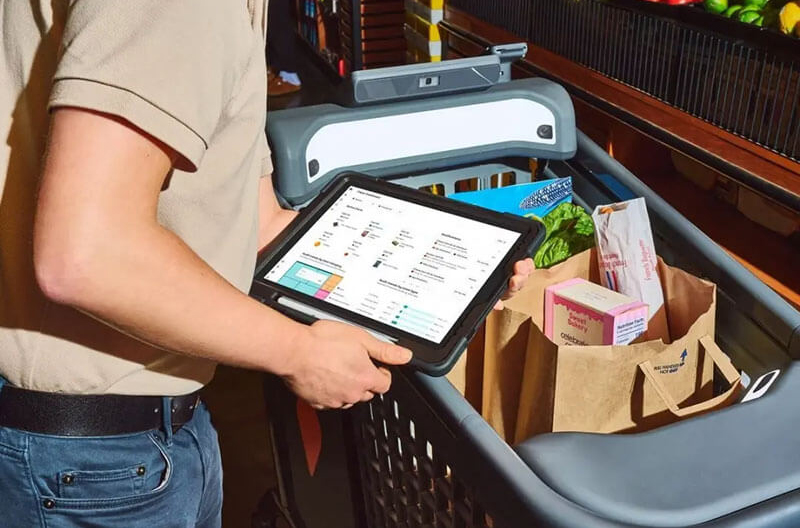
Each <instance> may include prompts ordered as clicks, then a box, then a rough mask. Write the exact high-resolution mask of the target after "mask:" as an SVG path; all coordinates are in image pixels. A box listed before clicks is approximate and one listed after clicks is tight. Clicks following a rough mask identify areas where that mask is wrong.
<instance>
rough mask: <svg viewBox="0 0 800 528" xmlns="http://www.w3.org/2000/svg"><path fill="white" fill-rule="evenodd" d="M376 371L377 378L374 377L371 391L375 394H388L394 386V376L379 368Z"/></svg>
mask: <svg viewBox="0 0 800 528" xmlns="http://www.w3.org/2000/svg"><path fill="white" fill-rule="evenodd" d="M375 370H376V372H375V376H374V377H373V378H374V379H373V381H372V386H371V387H370V388H369V391H370V392H374V393H375V394H384V393H386V392H388V391H389V387H391V386H392V375H391V374H390V373H389V371H388V370H386V369H385V368H378V369H375Z"/></svg>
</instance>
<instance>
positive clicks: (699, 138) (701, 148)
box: [441, 4, 800, 211]
mask: <svg viewBox="0 0 800 528" xmlns="http://www.w3.org/2000/svg"><path fill="white" fill-rule="evenodd" d="M448 5H449V4H448ZM441 27H442V29H443V31H444V32H445V37H444V38H445V40H446V41H447V45H448V48H451V49H458V48H459V47H461V48H462V54H464V55H475V54H480V53H483V52H484V49H485V48H486V47H487V46H489V45H491V44H502V43H510V42H517V41H519V40H520V38H519V37H518V36H516V35H514V34H513V33H511V32H509V31H507V30H504V29H502V28H498V27H496V26H493V25H491V24H489V23H487V22H485V21H483V20H479V19H478V18H476V17H473V16H471V15H468V14H466V13H464V12H461V11H459V10H457V9H453V8H451V7H448V9H447V10H446V11H445V22H443V23H442V25H441ZM517 69H518V70H520V69H521V70H524V74H526V75H541V76H545V77H549V78H551V79H554V80H556V81H557V82H559V83H561V84H563V85H564V86H565V87H566V88H567V89H568V90H569V91H570V92H571V93H572V95H573V96H574V97H576V98H578V99H581V100H583V101H587V102H588V103H589V104H591V105H592V106H595V107H597V108H600V109H602V110H603V111H605V112H607V113H609V114H610V115H613V116H614V117H616V118H618V119H621V120H622V121H624V122H626V123H628V124H631V125H633V126H635V127H636V128H637V129H639V130H640V131H642V132H643V133H645V134H648V135H649V136H651V137H653V138H655V139H656V140H658V141H660V142H662V143H664V144H666V145H669V146H670V147H672V148H674V149H676V150H679V151H681V152H684V153H685V154H687V155H689V156H690V157H692V158H694V159H697V160H698V161H700V162H702V163H704V164H706V165H708V166H710V167H712V168H714V169H716V170H718V171H720V172H722V173H725V174H727V175H729V176H730V177H732V178H734V179H736V180H737V181H738V182H739V183H741V184H743V185H745V186H747V187H750V188H751V189H753V190H754V191H756V192H758V193H759V194H762V195H764V196H767V197H768V198H770V199H772V200H775V201H776V202H778V203H781V204H783V205H785V206H787V207H789V208H790V209H793V210H796V211H800V164H798V163H797V162H795V161H792V160H790V159H788V158H786V157H785V156H781V155H779V154H777V153H775V152H772V151H770V150H768V149H766V148H763V147H760V146H758V145H756V144H755V143H753V142H752V141H749V140H747V139H745V138H742V137H740V136H738V135H736V134H733V133H731V132H728V131H726V130H723V129H721V128H720V127H718V126H715V125H713V124H711V123H709V122H707V121H705V120H702V119H700V118H698V117H696V116H692V115H690V114H688V113H686V112H684V111H682V110H680V109H679V108H676V107H675V106H672V105H669V104H667V103H665V102H664V101H660V100H658V99H657V98H655V97H652V96H649V95H647V94H645V93H643V92H642V91H641V90H638V89H635V88H632V87H630V86H628V85H626V84H624V83H621V82H618V81H615V80H614V79H611V78H610V77H608V76H606V75H603V74H601V73H599V72H597V71H595V70H592V69H590V68H588V67H585V66H582V65H580V64H577V63H575V62H574V61H571V60H568V59H565V58H564V57H563V56H561V55H558V54H556V53H553V52H552V51H549V50H547V49H544V48H541V47H539V46H536V45H535V44H529V46H528V54H527V56H526V58H525V60H524V61H523V63H521V64H520V65H519V66H518V67H517Z"/></svg>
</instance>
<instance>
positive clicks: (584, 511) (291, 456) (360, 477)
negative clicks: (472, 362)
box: [259, 70, 800, 528]
mask: <svg viewBox="0 0 800 528" xmlns="http://www.w3.org/2000/svg"><path fill="white" fill-rule="evenodd" d="M408 71H412V72H413V70H407V72H408ZM525 93H528V94H529V95H530V98H532V99H533V100H534V101H545V106H548V104H547V101H552V100H557V101H561V102H563V98H560V97H561V96H559V95H558V93H559V92H558V89H557V88H554V85H552V83H549V82H547V81H541V80H530V79H528V80H521V81H512V82H510V83H505V84H497V85H494V86H491V87H489V88H487V89H486V90H483V91H480V92H472V93H469V94H457V95H453V94H450V95H444V96H441V97H437V98H433V99H418V100H411V101H404V102H387V103H382V104H376V105H372V106H366V107H360V108H344V107H339V106H335V105H322V106H318V107H308V108H301V109H294V110H286V111H282V112H275V113H273V114H271V115H270V123H269V128H268V132H269V136H270V140H271V143H272V146H273V149H274V155H275V160H276V174H277V175H278V177H277V179H276V181H275V183H276V188H277V189H278V191H279V192H280V193H281V194H282V196H283V198H284V199H286V200H287V202H288V203H289V204H290V205H292V206H294V207H300V206H302V204H303V203H304V202H305V201H307V200H308V199H309V198H310V197H312V196H313V194H314V192H316V190H315V186H319V185H320V183H319V182H317V181H316V180H315V178H314V175H316V174H322V173H323V172H324V171H320V160H318V159H316V158H313V159H312V158H310V157H309V153H310V152H311V151H312V150H313V149H311V148H310V147H309V145H310V144H311V143H313V142H314V138H315V137H317V132H318V131H319V130H321V129H323V128H325V127H327V126H338V125H341V124H344V125H347V126H343V127H339V128H336V129H335V130H336V132H337V137H338V139H339V142H340V143H339V144H338V145H337V150H338V151H339V153H341V151H342V150H345V151H346V150H348V149H352V150H354V151H357V150H358V145H359V142H361V141H364V137H363V134H362V133H361V132H359V130H364V129H363V128H362V127H361V125H362V124H363V123H364V122H366V121H369V120H370V119H372V120H375V119H378V120H380V119H381V118H384V117H391V116H409V115H412V116H416V117H419V118H420V120H419V121H418V122H416V126H419V127H426V128H430V127H434V128H436V129H437V130H438V131H439V132H440V133H442V134H444V133H448V131H452V129H451V128H448V126H447V124H446V123H441V122H436V121H435V120H432V121H426V120H425V113H426V112H428V111H433V110H435V109H437V108H444V107H447V108H451V109H453V108H456V109H457V108H459V107H461V108H462V111H463V112H468V113H469V112H471V111H472V110H471V109H472V108H473V106H472V105H474V104H476V101H477V102H480V101H498V100H508V99H514V98H517V97H523V98H525V97H527V96H526V95H524V94H525ZM520 94H522V95H520ZM542 94H544V95H542ZM567 101H568V99H567ZM548 108H551V109H553V110H554V112H558V113H560V114H561V115H557V116H555V120H556V134H561V135H560V136H559V141H566V143H567V144H566V145H564V144H562V145H561V146H562V147H563V148H562V149H561V150H559V149H558V148H554V149H551V150H550V151H549V153H550V154H551V156H549V157H551V158H553V159H551V160H550V161H547V160H546V158H548V152H547V151H546V150H545V151H542V150H541V149H539V148H538V147H537V145H536V144H535V142H534V143H526V142H525V141H516V140H514V138H511V139H509V140H507V141H505V140H504V141H503V142H500V143H497V144H493V145H489V146H482V147H481V148H478V149H473V148H471V147H469V146H468V145H467V146H465V145H464V144H461V145H455V146H454V145H453V143H452V138H444V136H443V140H442V143H443V144H446V145H447V147H446V148H444V149H443V150H442V151H441V152H439V151H437V150H436V145H432V147H431V149H430V153H429V154H427V155H419V152H411V153H409V152H407V149H406V145H413V144H414V140H413V139H411V138H410V137H409V136H407V135H405V134H411V133H414V130H416V133H418V134H422V135H425V134H428V135H430V134H429V133H430V132H431V131H430V130H427V131H426V132H422V131H421V129H414V130H406V129H402V130H400V129H398V130H396V132H397V139H396V143H395V144H394V146H393V147H392V151H393V154H391V155H389V156H386V157H385V158H384V159H381V160H376V159H374V156H373V159H366V158H364V157H361V158H358V159H354V160H351V161H352V163H344V164H341V163H340V164H339V165H337V166H335V167H329V169H330V171H329V174H333V173H334V172H335V169H345V168H347V169H353V168H356V169H360V170H363V171H364V172H368V173H371V174H375V175H379V176H384V177H387V178H392V179H395V180H397V181H398V182H399V183H401V184H404V185H413V186H415V187H426V188H430V189H432V190H434V191H435V192H443V193H445V194H449V193H451V192H454V191H455V190H456V189H457V188H458V187H459V186H460V185H465V183H464V182H463V180H468V181H469V182H472V183H471V185H472V186H473V188H474V187H475V186H476V185H477V187H479V188H480V187H485V186H491V185H495V184H500V185H502V184H503V183H504V182H508V181H509V180H510V181H516V182H521V181H526V179H530V172H529V165H528V161H529V160H528V158H530V157H536V158H538V170H537V173H536V176H537V177H541V178H554V177H558V176H571V177H572V179H573V188H574V192H575V201H576V202H577V203H580V204H582V205H584V206H586V207H589V208H591V207H594V206H595V205H597V204H601V203H609V202H613V201H618V200H621V199H626V198H630V197H632V196H643V197H644V198H645V199H646V201H647V205H648V210H649V214H650V219H651V224H652V227H653V230H654V237H655V239H656V245H657V251H658V252H659V254H660V255H661V256H662V257H663V258H664V260H665V261H666V262H667V263H668V264H670V265H673V266H678V267H680V268H683V269H685V270H687V271H689V272H691V273H693V274H695V275H697V276H700V277H704V278H707V279H709V280H711V281H713V282H715V283H716V284H717V285H718V287H719V293H718V312H717V341H718V342H719V343H720V346H721V348H722V349H723V350H724V351H725V352H726V353H728V354H729V355H730V356H731V358H732V360H733V362H734V364H735V365H736V366H737V367H738V368H740V369H741V370H742V371H743V372H744V376H743V378H745V379H748V380H750V381H749V393H752V394H753V395H755V396H758V395H761V394H763V396H762V397H758V398H754V399H752V401H748V402H746V403H738V404H736V405H733V406H731V407H728V408H726V409H724V410H721V411H718V412H714V413H711V414H706V415H703V416H699V417H695V418H691V419H687V420H684V421H682V422H679V423H676V424H673V425H670V426H666V427H662V428H659V429H656V430H653V431H650V432H646V433H640V434H629V435H599V434H579V433H556V434H546V435H541V436H537V437H534V438H532V439H530V440H529V441H527V442H524V443H523V444H521V445H517V446H514V447H511V446H509V445H508V444H507V443H505V442H504V441H503V440H502V439H501V438H500V437H499V436H498V435H497V434H496V433H495V431H494V430H493V429H492V428H491V427H490V426H489V425H488V424H487V423H486V421H484V420H483V418H482V417H481V416H480V415H479V414H478V412H476V410H475V409H473V407H471V406H470V404H469V403H467V401H466V400H465V399H464V398H463V396H462V395H461V394H460V393H459V392H458V391H457V390H456V389H455V388H454V387H453V386H452V385H451V384H450V383H449V382H448V381H447V379H446V378H432V377H429V376H426V375H423V374H419V373H416V372H413V371H409V370H406V369H402V368H401V369H395V370H394V372H393V385H392V389H391V390H390V392H389V393H387V394H386V395H384V396H382V397H376V398H375V399H374V400H373V401H371V402H370V403H368V404H362V405H358V406H356V407H354V408H352V409H350V410H348V411H326V412H321V413H313V412H311V413H310V414H309V411H308V409H305V410H304V408H303V405H302V404H298V402H297V399H296V397H295V396H294V395H292V394H291V393H290V392H289V391H288V390H287V389H286V388H285V386H284V385H283V383H282V382H281V381H280V380H278V379H276V378H272V377H267V379H266V382H265V394H266V398H267V405H268V412H269V415H270V420H271V427H270V431H271V437H272V444H273V450H274V453H275V464H276V468H277V472H278V481H279V486H278V488H277V489H276V490H274V491H273V492H272V493H271V494H268V495H267V496H266V499H265V501H264V503H263V504H262V506H263V509H262V511H261V512H260V514H259V519H260V521H259V522H260V523H261V524H260V526H270V525H273V523H277V524H274V525H275V526H284V525H288V526H294V527H297V528H317V527H342V528H347V527H436V528H439V527H441V528H445V527H447V528H461V527H464V528H466V527H523V526H569V527H579V528H589V527H600V526H609V527H610V526H615V527H616V526H691V525H704V526H705V525H707V526H787V527H788V526H800V368H799V367H798V366H797V364H796V363H795V360H796V359H798V357H800V313H798V312H797V311H796V310H794V309H793V308H792V307H791V306H790V305H789V304H787V303H786V302H785V301H784V300H783V299H782V298H781V297H779V296H778V295H777V294H776V293H775V292H773V291H772V290H771V289H769V288H768V287H767V286H765V285H764V284H763V283H762V282H760V281H759V280H757V279H756V278H755V277H754V276H753V275H752V274H750V273H749V272H748V271H746V270H745V269H744V268H743V267H742V266H741V265H740V264H738V263H737V262H736V261H735V260H733V259H732V258H731V257H730V256H729V255H728V254H727V253H725V252H724V251H723V250H722V249H721V248H720V247H719V246H717V245H716V244H715V243H714V242H712V241H711V240H710V239H709V238H707V237H706V236H705V235H704V234H703V233H702V232H700V231H699V230H698V229H697V228H696V227H695V226H693V225H692V224H691V223H690V222H689V221H687V220H686V219H685V218H684V217H683V216H681V215H680V214H679V213H678V212H677V211H675V210H674V209H673V208H672V207H671V206H670V205H668V204H667V203H666V202H664V200H662V199H661V198H659V197H658V196H657V195H656V194H655V193H654V192H653V191H651V190H650V189H649V188H648V187H647V186H645V185H644V184H643V183H642V182H641V181H640V180H638V179H637V178H636V177H635V176H634V175H633V174H631V173H630V172H628V171H627V170H626V169H625V168H624V167H623V166H621V165H620V164H619V163H617V162H616V161H614V160H613V159H611V158H610V157H609V156H608V155H607V153H606V152H605V151H603V150H602V149H601V148H599V147H598V146H597V145H595V144H594V143H592V142H591V141H590V140H589V139H588V138H587V137H586V136H584V135H583V134H581V133H580V132H575V131H570V130H569V127H570V126H574V125H572V123H573V118H572V110H571V106H570V107H569V108H566V107H564V106H563V105H560V103H559V104H557V105H555V106H554V107H551V106H548ZM417 114H419V115H417ZM514 119H515V117H514V115H510V114H506V113H504V112H502V111H501V112H498V113H497V115H496V118H495V119H494V120H491V121H489V122H486V121H481V122H475V123H474V126H475V127H481V128H484V129H489V130H495V131H497V133H498V134H499V135H502V134H503V133H505V132H504V130H507V129H508V127H511V128H513V127H514V126H515V125H514V123H512V122H511V121H513V120H514ZM525 119H529V117H525ZM410 122H411V123H414V122H415V120H412V121H410ZM351 125H352V126H351ZM529 125H530V126H534V123H529ZM503 127H505V128H503ZM523 128H524V127H523ZM484 132H485V130H484ZM434 135H435V134H434ZM467 135H469V134H467ZM426 137H427V136H426ZM480 137H483V136H480ZM570 137H571V138H572V139H573V140H574V141H575V143H573V144H572V145H569V144H568V143H569V139H570ZM479 139H480V138H479ZM465 141H467V142H468V141H469V140H465ZM349 142H353V143H354V144H355V146H354V145H353V144H350V145H348V143H349ZM412 150H413V149H412ZM569 151H575V153H574V155H572V152H569ZM567 154H569V159H561V160H559V159H558V158H564V157H568V156H567ZM376 155H377V154H376ZM358 156H362V154H358V155H357V157H358ZM322 165H325V163H324V160H323V163H322ZM334 165H336V164H334ZM325 174H328V173H325ZM331 177H332V176H331ZM459 181H460V182H461V183H457V182H459ZM476 182H477V183H476ZM320 353H321V354H323V353H324V350H321V351H320ZM753 391H755V392H753ZM301 421H302V422H304V423H305V424H306V425H304V427H303V428H302V429H301V427H300V422H301ZM309 423H310V424H311V425H310V426H309V425H308V424H309ZM278 518H281V519H282V520H281V521H280V522H278V521H277V519H278ZM281 523H284V524H281Z"/></svg>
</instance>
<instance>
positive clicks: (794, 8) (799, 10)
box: [778, 2, 800, 35]
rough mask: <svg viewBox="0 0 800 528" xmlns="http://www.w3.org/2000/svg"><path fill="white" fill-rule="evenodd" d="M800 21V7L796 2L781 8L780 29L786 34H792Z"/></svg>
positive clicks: (779, 16)
mask: <svg viewBox="0 0 800 528" xmlns="http://www.w3.org/2000/svg"><path fill="white" fill-rule="evenodd" d="M799 21H800V5H797V3H795V2H788V3H787V4H786V5H784V6H783V8H781V11H780V13H779V14H778V22H779V24H780V29H781V31H783V32H784V33H786V34H787V35H788V34H792V33H794V31H795V28H796V27H797V25H798V24H797V23H798V22H799Z"/></svg>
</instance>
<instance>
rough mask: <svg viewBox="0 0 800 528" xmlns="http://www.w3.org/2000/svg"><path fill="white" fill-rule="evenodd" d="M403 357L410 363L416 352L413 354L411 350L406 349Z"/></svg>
mask: <svg viewBox="0 0 800 528" xmlns="http://www.w3.org/2000/svg"><path fill="white" fill-rule="evenodd" d="M403 357H404V358H405V361H406V363H408V362H409V361H411V358H412V357H414V354H412V353H411V351H410V350H405V351H404V352H403Z"/></svg>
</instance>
